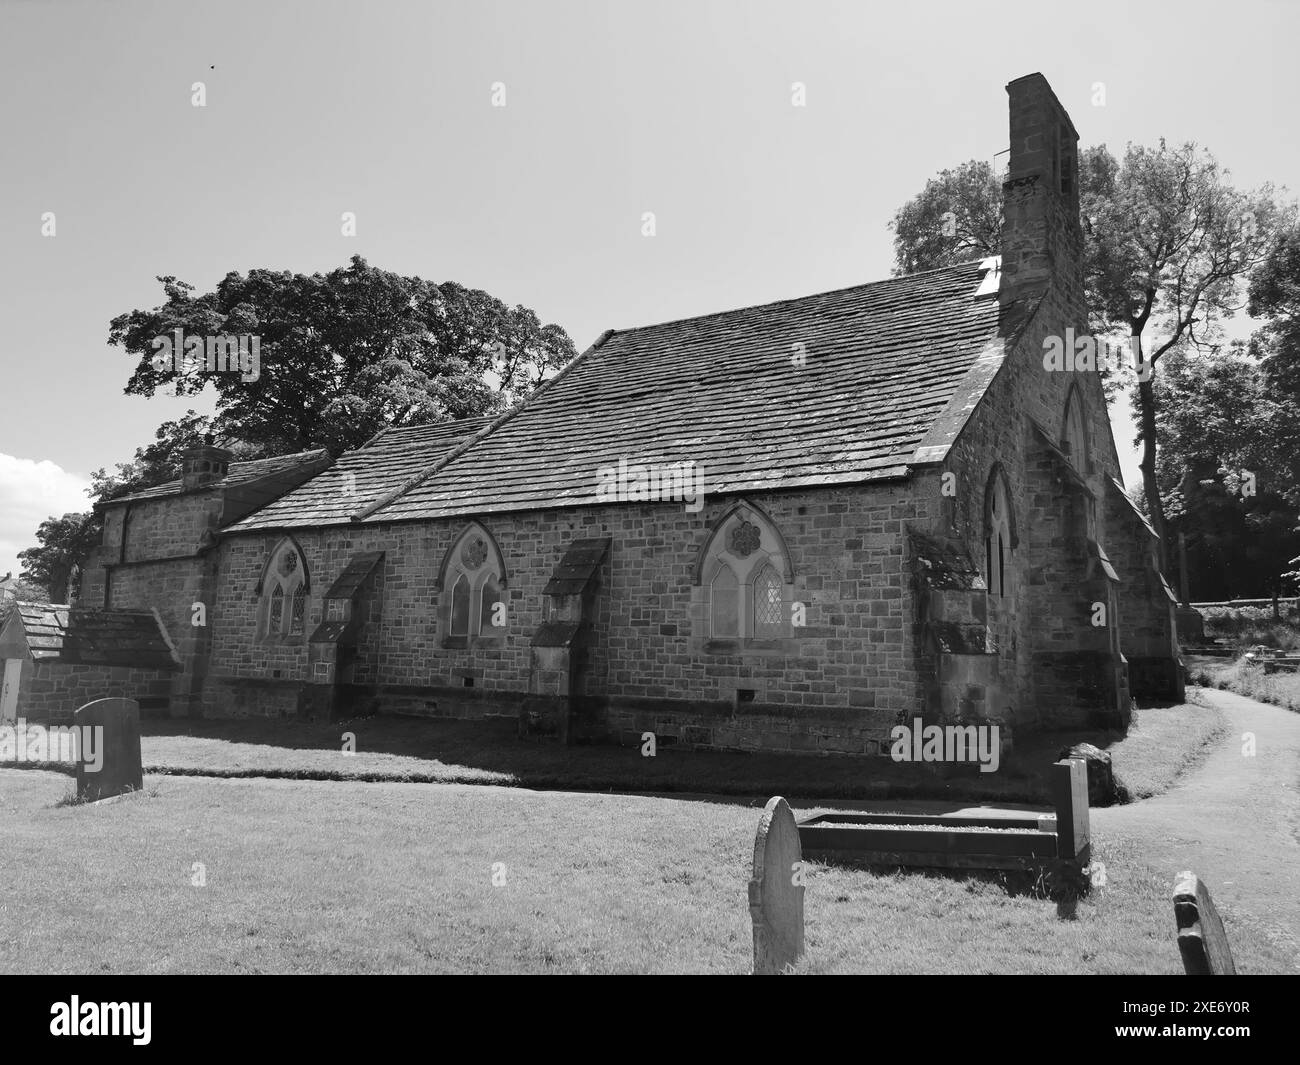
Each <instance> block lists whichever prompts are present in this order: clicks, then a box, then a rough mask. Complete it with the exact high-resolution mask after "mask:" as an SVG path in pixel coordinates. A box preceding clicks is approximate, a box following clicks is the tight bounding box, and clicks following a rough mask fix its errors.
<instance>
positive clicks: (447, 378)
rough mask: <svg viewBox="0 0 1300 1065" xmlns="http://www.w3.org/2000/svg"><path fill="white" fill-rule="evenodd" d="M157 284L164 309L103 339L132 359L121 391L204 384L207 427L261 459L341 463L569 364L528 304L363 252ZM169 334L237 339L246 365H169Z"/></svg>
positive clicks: (182, 391) (561, 339)
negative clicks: (410, 272) (335, 264)
mask: <svg viewBox="0 0 1300 1065" xmlns="http://www.w3.org/2000/svg"><path fill="white" fill-rule="evenodd" d="M158 280H159V281H160V282H161V283H162V286H163V291H164V294H165V296H166V300H165V302H164V303H163V304H162V305H160V306H158V307H155V308H154V309H153V310H148V311H144V310H135V311H130V312H128V313H125V314H121V315H118V316H117V317H116V318H114V319H113V320H112V322H111V324H110V329H109V342H110V343H112V344H115V345H119V346H121V347H123V348H124V349H125V350H126V351H127V353H128V354H130V355H131V356H132V357H133V358H134V359H135V360H136V365H135V370H134V372H133V373H132V375H131V378H130V380H129V381H128V383H127V386H126V392H127V394H129V395H142V396H151V395H153V394H154V393H155V392H156V391H157V390H158V389H159V388H166V387H170V388H172V389H173V390H174V392H175V394H176V395H192V394H195V393H197V392H200V391H201V390H202V389H204V388H205V387H207V386H208V385H209V384H210V385H212V387H213V388H214V389H215V390H216V393H217V414H216V417H215V418H214V419H213V422H212V424H211V426H210V428H211V429H212V430H213V431H214V432H216V433H217V434H219V435H221V436H223V437H225V438H227V439H229V440H234V441H239V442H242V443H243V444H244V445H247V446H249V447H251V448H253V449H255V450H257V451H259V452H261V453H263V454H267V455H275V454H286V453H290V452H295V451H303V450H308V449H310V448H313V447H325V448H328V449H329V451H330V452H331V453H332V454H338V453H339V452H342V451H345V450H348V449H351V448H356V447H359V446H361V445H362V444H364V443H365V441H367V440H368V439H370V438H371V437H372V436H374V435H375V433H377V432H379V431H380V430H381V429H383V428H385V427H387V426H390V425H417V424H423V423H428V422H437V421H443V420H446V419H449V418H463V417H470V416H474V415H479V414H490V413H495V412H497V411H500V410H503V409H505V407H506V406H508V405H509V404H510V403H513V402H515V401H517V400H518V399H520V398H522V397H523V396H525V395H527V394H528V393H529V392H530V391H531V390H532V389H533V388H535V387H536V386H537V384H539V383H540V382H541V381H542V380H543V379H544V377H545V376H546V374H547V373H548V372H550V371H551V370H554V369H555V368H557V367H559V366H561V365H563V364H564V363H565V362H567V361H568V360H569V359H570V358H572V357H573V355H574V349H573V344H572V341H570V340H569V337H568V335H567V334H566V333H565V332H564V330H563V329H561V328H560V327H559V326H555V325H542V324H541V322H540V320H539V319H538V317H537V315H536V314H535V313H534V312H532V311H531V310H529V309H527V308H525V307H521V306H516V307H514V308H509V307H507V306H506V305H505V304H504V303H502V302H501V301H500V300H498V299H496V298H494V297H492V296H490V295H488V294H487V293H485V292H481V291H477V290H474V289H467V288H465V287H463V286H461V285H457V284H455V283H452V282H448V283H445V284H435V283H433V282H430V281H425V280H423V279H422V278H418V277H402V276H400V275H398V274H394V273H390V272H388V271H385V270H379V269H376V268H374V267H371V266H369V265H368V264H367V263H366V261H365V260H364V259H362V258H361V257H360V256H353V258H352V261H351V263H350V265H349V266H347V267H343V268H339V269H336V270H333V271H331V272H330V273H329V274H326V275H321V274H312V275H310V276H308V275H304V274H290V273H288V272H287V271H280V272H276V271H271V270H252V271H250V272H249V273H248V274H247V275H246V276H245V275H243V274H239V273H233V272H232V273H230V274H227V275H226V277H225V278H224V279H223V280H222V281H221V283H220V284H219V285H218V286H217V288H216V290H215V291H213V292H207V293H203V294H201V295H196V294H195V292H194V287H193V286H191V285H188V284H186V283H184V282H181V281H178V280H177V279H176V278H175V277H159V279H158ZM176 330H181V335H182V337H184V338H185V339H186V341H187V345H188V342H190V341H191V340H192V339H193V338H198V340H199V341H205V338H214V339H215V338H222V337H245V338H247V340H246V341H245V344H244V349H243V351H244V354H243V356H242V361H240V362H237V363H236V366H237V369H235V370H233V371H232V370H230V369H225V368H224V367H223V366H222V365H221V360H220V358H219V352H218V351H214V357H213V358H210V359H209V358H206V353H207V347H208V344H207V343H206V342H204V343H203V344H202V353H203V356H204V357H203V359H202V361H201V360H200V357H199V352H197V351H196V352H192V353H191V354H192V356H194V357H192V358H190V359H189V360H186V359H185V358H183V357H178V356H180V355H181V353H175V352H173V353H172V358H170V359H169V358H168V357H167V356H168V353H169V352H168V347H167V346H161V347H160V346H159V345H160V344H161V343H162V340H160V338H162V339H163V340H166V339H169V338H172V337H173V336H174V335H175V331H176ZM253 338H256V341H257V343H256V345H254V343H253ZM172 347H173V348H174V347H175V345H174V344H173V345H172ZM254 353H255V354H256V355H257V359H256V360H254V359H253V358H252V356H253V354H254ZM223 370H224V372H223Z"/></svg>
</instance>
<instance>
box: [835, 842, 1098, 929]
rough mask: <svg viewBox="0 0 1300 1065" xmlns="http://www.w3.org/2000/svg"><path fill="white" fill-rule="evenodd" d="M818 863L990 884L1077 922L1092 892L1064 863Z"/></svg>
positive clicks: (875, 872)
mask: <svg viewBox="0 0 1300 1065" xmlns="http://www.w3.org/2000/svg"><path fill="white" fill-rule="evenodd" d="M818 864H819V865H822V866H824V867H826V868H832V869H845V870H853V871H858V872H867V873H871V874H872V875H874V876H896V875H899V874H907V875H908V876H915V877H921V878H922V879H925V880H944V881H948V882H951V883H956V884H965V885H968V887H973V886H974V885H976V884H989V885H991V886H993V887H997V888H1000V889H1001V890H1002V891H1003V892H1004V893H1005V894H1006V896H1007V897H1008V898H1030V899H1038V900H1040V901H1043V902H1053V903H1055V904H1056V916H1057V917H1058V918H1059V919H1060V920H1062V921H1074V920H1077V919H1078V908H1079V901H1080V900H1081V899H1083V898H1084V897H1085V896H1087V895H1088V894H1089V892H1090V891H1091V889H1092V883H1091V881H1090V879H1089V878H1088V875H1087V874H1086V873H1082V872H1080V871H1079V870H1078V869H1077V868H1076V867H1074V866H1071V865H1070V864H1069V863H1064V862H1054V863H1051V864H1044V865H1043V866H1042V867H1041V868H1037V869H936V868H929V867H924V866H902V865H890V864H888V863H880V862H869V861H863V860H861V859H855V858H851V857H842V858H837V859H835V860H833V861H830V860H826V859H819V860H818ZM836 901H837V902H841V901H843V902H847V901H848V899H847V897H842V898H837V899H836Z"/></svg>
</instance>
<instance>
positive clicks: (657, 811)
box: [0, 769, 1289, 973]
mask: <svg viewBox="0 0 1300 1065" xmlns="http://www.w3.org/2000/svg"><path fill="white" fill-rule="evenodd" d="M70 789H71V781H69V780H68V778H67V777H65V776H61V775H58V774H53V773H46V772H40V771H35V772H33V771H18V770H13V769H0V854H3V855H4V869H5V874H4V876H3V878H0V971H4V972H56V973H76V972H92V973H93V972H532V973H540V972H575V973H576V972H601V973H604V972H638V973H641V972H647V973H678V972H713V973H743V972H745V971H746V970H747V968H748V966H749V963H750V959H751V926H750V921H749V914H748V907H747V902H746V882H747V880H748V877H749V872H750V869H749V863H750V860H751V858H752V852H753V844H754V831H755V829H756V827H757V824H758V819H759V815H760V810H759V808H758V806H757V805H746V804H742V803H726V802H705V801H691V800H686V799H671V798H656V797H649V796H627V795H594V794H576V795H575V794H568V793H563V792H529V791H524V790H520V789H518V788H512V789H505V788H484V787H446V786H431V785H420V784H387V783H379V784H369V783H358V782H343V783H340V782H316V781H296V780H265V779H259V780H221V779H213V778H208V777H164V778H159V777H154V776H150V777H147V778H146V791H145V792H144V793H143V794H141V795H140V796H138V797H134V798H131V799H128V800H125V801H121V802H116V803H113V804H110V805H106V806H84V805H83V806H59V805H58V803H59V801H60V800H61V799H63V798H64V797H65V796H66V795H67V794H68V792H69V791H70ZM804 809H807V808H806V807H805V808H803V809H799V810H798V812H800V813H802V812H804ZM1128 846H1129V845H1127V844H1126V845H1123V846H1120V847H1117V848H1116V849H1111V848H1110V847H1109V846H1108V843H1107V841H1106V840H1105V839H1104V838H1103V839H1099V840H1097V841H1096V842H1095V850H1096V853H1097V856H1098V857H1099V858H1100V859H1102V860H1104V861H1105V863H1106V867H1107V872H1108V883H1107V885H1106V887H1104V888H1102V889H1100V890H1099V891H1097V892H1095V893H1094V894H1093V895H1092V896H1089V897H1087V898H1085V899H1083V900H1081V901H1080V902H1079V903H1078V905H1077V907H1076V908H1074V909H1073V912H1070V908H1069V907H1064V908H1061V909H1058V906H1057V904H1055V903H1053V902H1052V901H1049V900H1045V899H1040V898H1036V897H1033V896H1032V895H1028V894H1009V893H1008V892H1007V891H1006V890H1005V889H1004V888H1003V887H1002V886H1000V885H999V883H998V882H997V881H996V879H954V878H948V877H941V876H926V875H923V874H916V873H909V874H890V875H875V874H872V873H870V872H865V871H858V870H851V869H845V868H830V867H822V866H816V865H814V866H813V867H812V869H811V875H810V877H809V889H808V894H807V899H806V918H807V939H808V947H809V956H808V958H807V961H806V962H805V966H804V967H805V969H806V970H807V971H811V972H849V971H853V972H876V973H885V972H888V973H924V972H974V973H998V972H1020V973H1119V972H1142V973H1156V972H1163V973H1177V972H1179V971H1180V962H1179V960H1178V951H1177V947H1176V945H1175V939H1174V928H1173V916H1172V907H1171V905H1170V902H1169V889H1170V885H1171V882H1172V878H1173V875H1174V873H1176V872H1177V870H1172V869H1170V870H1165V869H1161V870H1150V869H1147V868H1146V867H1144V866H1143V865H1142V864H1141V856H1140V854H1137V853H1135V852H1134V851H1133V850H1131V849H1128ZM194 863H202V866H203V872H204V874H205V878H206V883H205V886H195V885H194V883H193V879H194V877H195V875H196V874H195V864H194ZM498 863H499V864H498ZM494 867H495V869H496V872H497V874H498V876H497V879H498V881H499V883H498V884H497V885H494V884H493V873H494ZM1226 921H1227V926H1228V933H1229V935H1230V936H1231V938H1232V944H1233V953H1234V955H1235V957H1236V958H1237V963H1238V966H1239V968H1240V969H1241V970H1242V971H1244V972H1281V971H1286V970H1287V969H1288V967H1289V960H1288V959H1287V957H1286V956H1285V955H1284V954H1283V953H1282V952H1281V951H1280V950H1278V949H1277V948H1275V947H1273V946H1271V945H1270V944H1269V943H1268V942H1267V941H1266V940H1264V939H1262V938H1261V937H1260V935H1259V934H1258V933H1256V932H1255V931H1254V930H1253V929H1252V927H1251V926H1249V925H1248V924H1239V923H1237V922H1235V921H1234V920H1233V918H1232V915H1231V914H1228V915H1227V918H1226Z"/></svg>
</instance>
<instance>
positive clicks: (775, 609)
mask: <svg viewBox="0 0 1300 1065" xmlns="http://www.w3.org/2000/svg"><path fill="white" fill-rule="evenodd" d="M698 577H699V579H698V583H699V586H700V589H701V592H702V596H703V604H702V615H701V616H702V619H703V621H704V624H705V633H704V635H706V636H707V637H709V638H711V639H721V640H728V639H730V640H736V639H739V640H778V639H782V638H784V637H787V636H789V635H790V614H791V605H792V603H793V599H794V596H793V577H792V576H791V571H790V563H789V559H788V558H787V556H786V550H785V544H784V542H783V541H782V539H781V536H780V534H779V533H778V532H777V530H776V528H775V526H773V525H772V523H771V522H770V521H769V520H768V519H767V518H766V517H765V516H764V515H763V514H761V513H760V512H759V511H758V510H757V509H755V508H753V507H751V506H748V505H744V504H742V505H741V506H738V507H737V508H736V509H735V510H733V511H732V512H731V513H730V514H729V515H727V516H726V517H725V518H724V519H723V520H722V522H721V523H720V524H719V525H718V526H717V527H716V528H715V529H714V530H713V535H712V537H710V539H709V542H708V544H707V545H706V546H705V548H704V555H703V557H702V560H701V565H700V567H699V571H698Z"/></svg>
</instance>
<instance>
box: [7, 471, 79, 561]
mask: <svg viewBox="0 0 1300 1065" xmlns="http://www.w3.org/2000/svg"><path fill="white" fill-rule="evenodd" d="M89 487H90V480H89V478H86V477H82V476H80V475H78V474H75V473H69V472H68V471H67V470H65V469H63V467H61V466H59V465H57V464H56V463H53V462H50V461H48V460H45V461H37V460H36V459H21V458H18V457H16V456H14V455H6V454H4V453H3V452H0V576H3V575H4V574H5V573H6V572H8V571H9V570H12V571H13V573H14V576H17V575H18V573H19V571H20V570H21V563H20V562H19V561H18V552H19V551H24V550H26V549H27V548H29V547H35V546H36V530H37V528H39V527H40V524H41V522H43V521H44V520H45V519H46V518H48V517H51V516H54V517H58V516H61V515H63V514H67V513H69V512H70V511H86V510H89V509H90V498H89V497H88V496H87V495H86V489H87V488H89Z"/></svg>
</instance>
